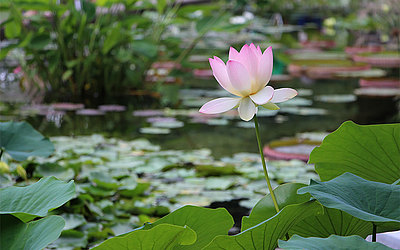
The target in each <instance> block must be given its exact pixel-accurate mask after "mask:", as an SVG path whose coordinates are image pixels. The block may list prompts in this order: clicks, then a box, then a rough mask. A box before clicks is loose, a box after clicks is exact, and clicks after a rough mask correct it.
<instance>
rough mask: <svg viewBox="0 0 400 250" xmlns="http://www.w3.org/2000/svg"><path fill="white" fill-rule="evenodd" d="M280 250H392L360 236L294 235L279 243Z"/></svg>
mask: <svg viewBox="0 0 400 250" xmlns="http://www.w3.org/2000/svg"><path fill="white" fill-rule="evenodd" d="M279 247H280V248H282V249H309V250H331V249H337V250H347V249H352V250H387V249H392V248H390V247H387V246H385V245H383V244H381V243H378V242H368V241H366V240H364V239H363V238H361V237H360V236H356V235H353V236H347V237H343V236H337V235H331V236H330V237H328V238H314V237H312V238H303V237H300V236H298V235H294V236H293V237H292V238H290V240H288V241H283V240H280V241H279Z"/></svg>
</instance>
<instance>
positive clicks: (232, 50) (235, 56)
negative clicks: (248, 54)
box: [229, 47, 239, 61]
mask: <svg viewBox="0 0 400 250" xmlns="http://www.w3.org/2000/svg"><path fill="white" fill-rule="evenodd" d="M229 60H236V61H239V52H237V50H236V49H235V48H233V47H230V48H229Z"/></svg>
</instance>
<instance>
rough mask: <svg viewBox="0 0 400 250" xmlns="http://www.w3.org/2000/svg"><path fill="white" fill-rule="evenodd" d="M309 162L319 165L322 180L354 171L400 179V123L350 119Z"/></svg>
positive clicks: (378, 178) (370, 177) (375, 177)
mask: <svg viewBox="0 0 400 250" xmlns="http://www.w3.org/2000/svg"><path fill="white" fill-rule="evenodd" d="M309 162H310V163H314V164H315V170H316V171H317V173H318V174H319V176H320V177H321V180H322V181H327V180H330V179H333V178H335V177H337V176H339V175H341V174H343V173H345V172H350V173H353V174H356V175H358V176H360V177H362V178H364V179H367V180H370V181H379V182H384V183H390V184H391V183H393V182H395V181H396V180H398V179H400V124H384V125H357V124H355V123H353V122H351V121H347V122H345V123H343V124H342V125H341V126H340V127H339V128H338V129H337V130H336V131H335V132H333V133H331V134H330V135H328V136H327V137H325V139H324V141H323V142H322V144H321V146H319V147H317V148H315V149H314V150H313V151H312V152H311V155H310V161H309Z"/></svg>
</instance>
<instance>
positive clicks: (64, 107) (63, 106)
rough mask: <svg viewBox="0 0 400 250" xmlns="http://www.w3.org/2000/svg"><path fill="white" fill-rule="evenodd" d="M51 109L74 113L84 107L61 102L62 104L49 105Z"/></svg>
mask: <svg viewBox="0 0 400 250" xmlns="http://www.w3.org/2000/svg"><path fill="white" fill-rule="evenodd" d="M51 107H52V108H53V109H58V110H64V111H75V110H79V109H83V108H84V107H85V106H84V105H83V104H82V103H70V102H62V103H53V104H51Z"/></svg>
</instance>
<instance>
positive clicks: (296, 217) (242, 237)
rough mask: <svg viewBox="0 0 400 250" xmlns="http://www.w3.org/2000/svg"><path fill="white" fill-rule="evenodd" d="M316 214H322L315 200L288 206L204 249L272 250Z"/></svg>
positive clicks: (216, 240) (219, 238)
mask: <svg viewBox="0 0 400 250" xmlns="http://www.w3.org/2000/svg"><path fill="white" fill-rule="evenodd" d="M318 213H322V206H321V205H320V204H318V203H317V202H316V201H315V200H314V201H307V202H305V203H301V204H295V205H288V206H286V207H285V208H283V209H282V210H281V211H280V212H279V213H278V214H276V215H275V216H273V217H271V218H269V219H268V220H266V221H264V222H262V223H260V224H258V225H256V226H254V227H252V228H249V229H247V230H245V231H243V232H241V233H239V234H237V235H234V236H227V235H221V236H217V237H215V238H214V240H213V241H211V242H210V244H208V245H207V246H206V247H205V248H204V249H226V248H225V247H226V246H229V248H230V249H246V247H245V246H251V247H252V248H253V249H270V250H272V249H275V248H276V247H277V245H278V239H281V238H282V237H284V235H285V234H286V233H287V232H288V231H289V230H290V228H291V227H292V226H293V225H295V224H296V223H298V222H300V221H302V220H303V219H305V218H307V217H308V216H311V215H315V214H318ZM222 246H225V247H222Z"/></svg>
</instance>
